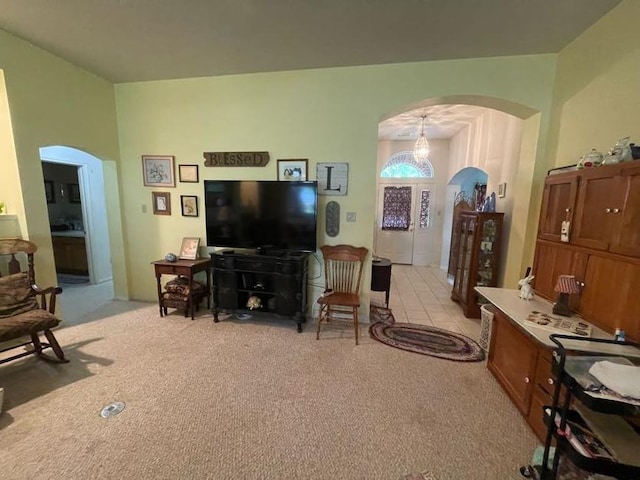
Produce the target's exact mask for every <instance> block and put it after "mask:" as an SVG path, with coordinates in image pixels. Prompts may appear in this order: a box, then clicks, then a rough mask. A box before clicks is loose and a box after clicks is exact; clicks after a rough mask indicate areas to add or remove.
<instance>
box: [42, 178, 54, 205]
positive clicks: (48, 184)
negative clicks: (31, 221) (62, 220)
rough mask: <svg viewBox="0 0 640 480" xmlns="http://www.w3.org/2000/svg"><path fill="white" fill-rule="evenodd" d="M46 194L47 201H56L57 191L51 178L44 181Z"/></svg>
mask: <svg viewBox="0 0 640 480" xmlns="http://www.w3.org/2000/svg"><path fill="white" fill-rule="evenodd" d="M44 196H45V197H47V203H56V192H55V190H54V189H53V182H52V181H51V180H45V181H44Z"/></svg>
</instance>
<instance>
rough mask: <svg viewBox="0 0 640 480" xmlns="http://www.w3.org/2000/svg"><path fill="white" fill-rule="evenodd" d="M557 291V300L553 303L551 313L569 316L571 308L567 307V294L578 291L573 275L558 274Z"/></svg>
mask: <svg viewBox="0 0 640 480" xmlns="http://www.w3.org/2000/svg"><path fill="white" fill-rule="evenodd" d="M554 290H555V291H556V292H558V294H559V295H558V301H557V302H556V303H554V305H553V313H555V314H556V315H563V316H565V317H570V316H571V309H570V308H569V295H571V294H572V293H580V286H579V285H578V282H576V279H575V277H574V276H573V275H560V276H559V277H558V282H557V283H556V288H554Z"/></svg>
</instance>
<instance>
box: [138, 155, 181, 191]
mask: <svg viewBox="0 0 640 480" xmlns="http://www.w3.org/2000/svg"><path fill="white" fill-rule="evenodd" d="M174 164H175V158H174V157H173V156H171V155H143V156H142V176H143V181H144V186H145V187H175V186H176V178H175V176H174V174H173V169H174Z"/></svg>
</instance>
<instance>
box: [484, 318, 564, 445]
mask: <svg viewBox="0 0 640 480" xmlns="http://www.w3.org/2000/svg"><path fill="white" fill-rule="evenodd" d="M491 326H492V331H491V345H490V348H489V358H488V361H487V368H488V369H489V371H490V372H491V373H492V374H493V375H494V376H495V377H496V379H497V380H498V382H499V383H500V385H501V386H502V388H503V389H504V390H505V392H506V393H507V395H509V398H511V401H512V402H513V403H514V404H515V406H516V407H517V408H518V410H520V413H522V415H523V416H524V417H525V418H526V420H527V422H528V423H529V425H530V426H531V428H532V429H533V431H534V432H535V433H536V435H537V436H538V438H539V439H540V440H544V438H545V433H546V427H545V425H544V423H543V420H542V418H543V415H542V407H543V406H544V405H549V404H550V403H551V400H552V398H551V394H552V392H553V386H554V380H553V376H552V373H551V352H550V351H549V350H548V349H547V348H546V347H544V346H542V345H539V344H538V343H537V342H535V341H534V340H532V339H531V338H529V337H528V336H527V335H525V334H524V333H522V332H521V331H520V330H519V329H518V327H517V326H515V325H514V324H513V322H511V320H509V319H508V318H507V317H506V316H505V315H504V313H502V312H501V311H497V312H496V313H495V315H494V317H493V321H492V324H491Z"/></svg>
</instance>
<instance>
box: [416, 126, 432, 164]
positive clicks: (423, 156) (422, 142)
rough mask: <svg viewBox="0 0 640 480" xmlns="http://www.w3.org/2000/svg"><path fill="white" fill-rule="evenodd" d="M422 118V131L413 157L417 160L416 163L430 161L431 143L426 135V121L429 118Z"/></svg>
mask: <svg viewBox="0 0 640 480" xmlns="http://www.w3.org/2000/svg"><path fill="white" fill-rule="evenodd" d="M420 118H422V129H421V131H420V136H419V137H418V140H416V144H415V146H414V147H413V157H414V158H415V159H416V162H424V161H426V160H428V159H429V142H428V141H427V137H426V136H425V134H424V119H425V118H427V116H426V115H422V116H421V117H420Z"/></svg>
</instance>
